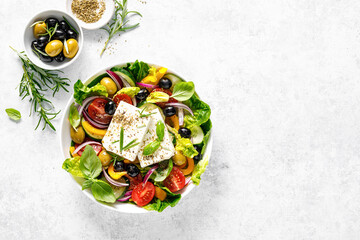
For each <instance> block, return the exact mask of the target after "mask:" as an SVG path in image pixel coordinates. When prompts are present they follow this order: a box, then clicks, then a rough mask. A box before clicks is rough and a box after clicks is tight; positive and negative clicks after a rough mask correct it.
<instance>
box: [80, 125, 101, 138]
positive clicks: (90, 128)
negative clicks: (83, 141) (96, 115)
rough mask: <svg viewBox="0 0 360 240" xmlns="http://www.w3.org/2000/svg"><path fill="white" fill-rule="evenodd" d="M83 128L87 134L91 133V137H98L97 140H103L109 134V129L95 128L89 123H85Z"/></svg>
mask: <svg viewBox="0 0 360 240" xmlns="http://www.w3.org/2000/svg"><path fill="white" fill-rule="evenodd" d="M82 126H83V128H84V130H85V131H86V132H88V133H90V135H93V136H96V137H97V138H98V137H99V138H103V137H104V136H105V134H106V132H107V129H98V128H94V127H93V126H91V125H90V123H89V122H88V121H83V122H82Z"/></svg>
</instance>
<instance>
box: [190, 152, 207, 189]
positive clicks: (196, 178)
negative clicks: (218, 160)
mask: <svg viewBox="0 0 360 240" xmlns="http://www.w3.org/2000/svg"><path fill="white" fill-rule="evenodd" d="M208 164H209V159H208V158H207V157H206V158H204V159H202V160H200V161H199V162H198V164H197V165H196V167H195V169H194V171H193V174H192V176H191V180H192V181H193V183H194V184H195V185H199V184H200V180H201V175H202V174H203V173H204V172H205V170H206V166H207V165H208Z"/></svg>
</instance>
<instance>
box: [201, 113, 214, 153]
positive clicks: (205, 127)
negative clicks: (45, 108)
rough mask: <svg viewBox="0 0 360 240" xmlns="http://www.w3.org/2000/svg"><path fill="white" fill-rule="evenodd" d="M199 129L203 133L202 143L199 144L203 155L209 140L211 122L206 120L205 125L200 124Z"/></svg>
mask: <svg viewBox="0 0 360 240" xmlns="http://www.w3.org/2000/svg"><path fill="white" fill-rule="evenodd" d="M200 127H201V129H202V130H203V131H204V134H205V136H204V140H203V141H202V143H201V154H204V153H205V150H206V145H207V143H208V141H209V138H210V130H211V128H212V123H211V120H210V119H209V120H207V122H206V123H204V124H201V126H200Z"/></svg>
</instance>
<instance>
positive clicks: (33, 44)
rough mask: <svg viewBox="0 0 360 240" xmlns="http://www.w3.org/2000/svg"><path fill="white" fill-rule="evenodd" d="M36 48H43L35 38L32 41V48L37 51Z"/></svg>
mask: <svg viewBox="0 0 360 240" xmlns="http://www.w3.org/2000/svg"><path fill="white" fill-rule="evenodd" d="M35 48H37V49H38V50H41V47H40V46H39V43H38V41H37V40H34V41H32V43H31V49H33V50H34V51H36V49H35Z"/></svg>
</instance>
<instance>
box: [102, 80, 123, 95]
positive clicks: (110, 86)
mask: <svg viewBox="0 0 360 240" xmlns="http://www.w3.org/2000/svg"><path fill="white" fill-rule="evenodd" d="M100 84H101V85H103V86H104V87H106V91H107V92H108V94H110V95H114V94H115V93H116V91H117V87H116V84H115V82H114V81H113V80H112V79H111V78H109V77H104V78H103V79H101V81H100ZM119 90H120V89H119Z"/></svg>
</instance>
